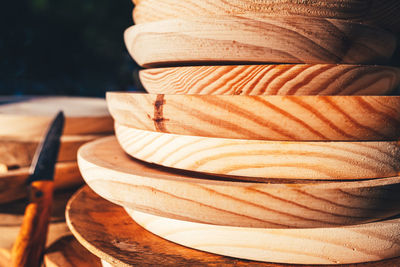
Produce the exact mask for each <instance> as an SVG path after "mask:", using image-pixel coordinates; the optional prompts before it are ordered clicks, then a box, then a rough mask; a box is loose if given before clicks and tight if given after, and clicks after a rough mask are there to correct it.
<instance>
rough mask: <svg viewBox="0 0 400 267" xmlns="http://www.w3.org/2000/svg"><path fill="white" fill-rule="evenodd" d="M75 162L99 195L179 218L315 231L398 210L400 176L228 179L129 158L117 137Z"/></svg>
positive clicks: (83, 152)
mask: <svg viewBox="0 0 400 267" xmlns="http://www.w3.org/2000/svg"><path fill="white" fill-rule="evenodd" d="M78 162H79V167H80V170H81V173H82V175H83V177H84V179H85V181H86V182H87V184H88V185H89V186H90V187H91V188H92V189H93V190H94V191H95V192H96V193H97V194H99V195H100V196H102V197H103V198H105V199H107V200H109V201H111V202H113V203H116V204H118V205H121V206H124V207H126V208H129V209H134V210H138V211H142V212H146V213H151V214H155V215H159V216H163V217H167V218H172V219H178V220H185V221H192V222H199V223H207V224H214V225H225V226H238V227H253V228H275V229H284V228H316V227H338V226H341V225H354V224H359V223H366V222H372V221H376V220H380V219H383V218H388V217H391V216H393V215H395V214H398V213H399V212H400V205H399V204H400V194H399V190H400V184H399V182H400V177H392V178H384V179H375V180H363V181H349V182H332V181H326V182H324V181H298V180H282V179H278V180H274V179H270V180H267V181H264V182H263V183H259V182H251V181H243V180H234V177H221V176H211V175H206V174H203V173H194V172H184V171H178V170H174V169H168V168H163V167H160V166H157V165H150V164H146V163H143V162H140V161H137V160H134V159H132V158H130V157H129V156H128V155H126V154H125V153H124V152H123V150H122V149H121V148H120V147H119V145H118V143H117V141H116V139H115V137H108V138H105V139H100V140H97V141H94V142H91V143H88V144H86V145H84V146H83V147H82V148H81V149H80V150H79V155H78ZM236 179H237V178H236Z"/></svg>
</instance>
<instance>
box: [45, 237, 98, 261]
mask: <svg viewBox="0 0 400 267" xmlns="http://www.w3.org/2000/svg"><path fill="white" fill-rule="evenodd" d="M44 264H45V266H46V267H101V266H102V265H101V262H100V260H99V258H97V257H96V256H95V255H93V254H92V253H90V252H89V251H88V250H87V249H86V248H84V247H83V246H82V245H81V244H80V243H79V242H78V241H77V240H76V239H75V238H74V236H72V235H68V236H64V237H62V238H60V239H59V240H57V241H56V242H54V243H53V244H52V245H51V246H50V247H48V248H47V249H46V252H45V255H44Z"/></svg>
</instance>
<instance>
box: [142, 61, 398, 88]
mask: <svg viewBox="0 0 400 267" xmlns="http://www.w3.org/2000/svg"><path fill="white" fill-rule="evenodd" d="M139 76H140V80H141V82H142V84H143V86H144V88H146V90H147V91H148V92H149V93H152V94H202V95H210V94H215V95H223V94H224V95H225V94H226V95H387V94H390V93H391V92H392V91H393V90H394V89H396V88H397V87H398V86H399V85H400V69H398V68H393V67H384V66H363V65H334V64H332V65H330V64H316V65H302V64H299V65H231V66H195V67H172V68H154V69H145V70H142V71H140V75H139Z"/></svg>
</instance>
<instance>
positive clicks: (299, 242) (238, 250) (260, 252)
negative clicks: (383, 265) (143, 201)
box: [127, 209, 400, 264]
mask: <svg viewBox="0 0 400 267" xmlns="http://www.w3.org/2000/svg"><path fill="white" fill-rule="evenodd" d="M127 212H128V214H130V216H131V217H132V218H133V219H134V220H135V221H136V222H137V223H138V224H139V225H141V226H142V227H144V228H145V229H146V230H148V231H150V232H152V233H154V234H156V235H158V236H160V237H163V238H165V239H167V240H170V241H172V242H175V243H177V244H180V245H184V246H186V247H190V248H195V249H199V250H202V251H207V252H212V253H215V254H219V255H224V256H231V257H236V258H241V259H247V260H256V261H268V262H280V263H293V264H338V263H341V264H349V263H362V262H369V261H378V260H384V259H390V258H393V257H398V256H400V245H399V244H400V237H399V236H400V218H399V217H397V218H395V219H391V220H386V221H381V222H375V223H368V224H361V225H355V226H347V227H333V228H315V229H268V228H244V227H229V226H215V225H210V224H200V223H192V222H185V221H179V220H173V219H167V218H163V217H159V216H154V215H149V214H146V213H142V212H137V211H133V210H129V209H127Z"/></svg>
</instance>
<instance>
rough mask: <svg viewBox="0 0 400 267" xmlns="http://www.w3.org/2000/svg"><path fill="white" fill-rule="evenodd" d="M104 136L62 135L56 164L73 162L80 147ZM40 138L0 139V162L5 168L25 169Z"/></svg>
mask: <svg viewBox="0 0 400 267" xmlns="http://www.w3.org/2000/svg"><path fill="white" fill-rule="evenodd" d="M104 136H105V135H64V136H62V137H61V144H60V151H59V153H58V159H57V161H58V162H65V161H75V160H76V154H77V151H78V149H79V147H80V146H81V145H83V144H84V143H86V142H89V141H92V140H94V139H97V138H101V137H104ZM39 142H40V138H37V139H30V140H26V139H25V138H21V139H16V138H12V139H8V138H0V162H1V163H2V164H5V165H7V166H12V167H15V166H19V167H26V166H29V165H30V164H31V162H32V158H33V155H34V154H35V151H36V148H37V146H38V144H39Z"/></svg>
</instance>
